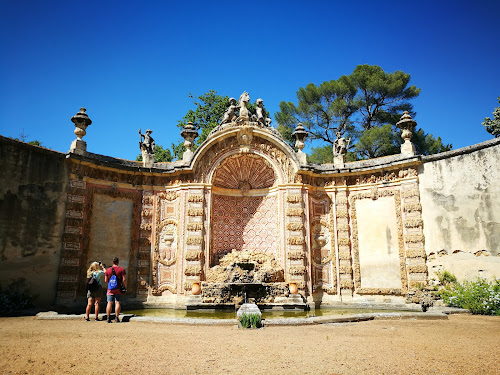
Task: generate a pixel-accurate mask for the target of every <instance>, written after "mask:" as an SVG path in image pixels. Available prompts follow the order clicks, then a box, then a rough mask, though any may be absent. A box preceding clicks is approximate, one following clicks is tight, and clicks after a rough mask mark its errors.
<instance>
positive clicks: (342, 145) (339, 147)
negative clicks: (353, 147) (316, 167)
mask: <svg viewBox="0 0 500 375" xmlns="http://www.w3.org/2000/svg"><path fill="white" fill-rule="evenodd" d="M350 142H351V139H350V138H349V140H348V141H346V139H345V138H344V137H342V134H341V133H340V132H337V138H335V141H334V143H333V155H334V156H341V155H345V154H347V148H348V147H349V143H350Z"/></svg>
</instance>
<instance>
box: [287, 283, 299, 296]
mask: <svg viewBox="0 0 500 375" xmlns="http://www.w3.org/2000/svg"><path fill="white" fill-rule="evenodd" d="M288 289H289V290H290V294H297V293H298V292H299V288H298V287H297V283H290V284H288Z"/></svg>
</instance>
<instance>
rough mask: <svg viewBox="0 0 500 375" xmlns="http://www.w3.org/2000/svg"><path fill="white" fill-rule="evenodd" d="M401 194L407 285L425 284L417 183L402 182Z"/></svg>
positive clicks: (420, 212) (425, 267)
mask: <svg viewBox="0 0 500 375" xmlns="http://www.w3.org/2000/svg"><path fill="white" fill-rule="evenodd" d="M401 195H402V198H403V226H404V242H405V251H406V268H407V270H408V287H409V288H412V287H415V286H417V285H419V284H420V285H426V284H427V275H428V272H427V265H426V252H425V247H424V245H425V239H424V232H423V220H422V205H421V204H420V193H419V190H418V183H417V182H416V181H415V182H409V183H405V184H403V185H402V189H401Z"/></svg>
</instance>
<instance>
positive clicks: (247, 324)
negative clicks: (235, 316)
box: [239, 313, 262, 328]
mask: <svg viewBox="0 0 500 375" xmlns="http://www.w3.org/2000/svg"><path fill="white" fill-rule="evenodd" d="M239 321H240V325H241V326H242V327H243V328H260V327H261V326H262V320H261V316H260V315H259V314H246V313H244V314H241V315H240V317H239Z"/></svg>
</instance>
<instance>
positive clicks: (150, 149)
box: [139, 129, 155, 154]
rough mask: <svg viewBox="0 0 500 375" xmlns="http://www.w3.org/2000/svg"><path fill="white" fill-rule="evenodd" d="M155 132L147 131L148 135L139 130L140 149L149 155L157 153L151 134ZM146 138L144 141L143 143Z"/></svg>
mask: <svg viewBox="0 0 500 375" xmlns="http://www.w3.org/2000/svg"><path fill="white" fill-rule="evenodd" d="M152 132H153V131H152V130H151V129H148V130H146V134H142V133H141V129H139V137H140V140H139V148H140V149H141V151H145V152H147V153H148V154H154V153H155V140H154V139H153V137H151V133H152ZM143 138H144V141H143Z"/></svg>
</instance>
